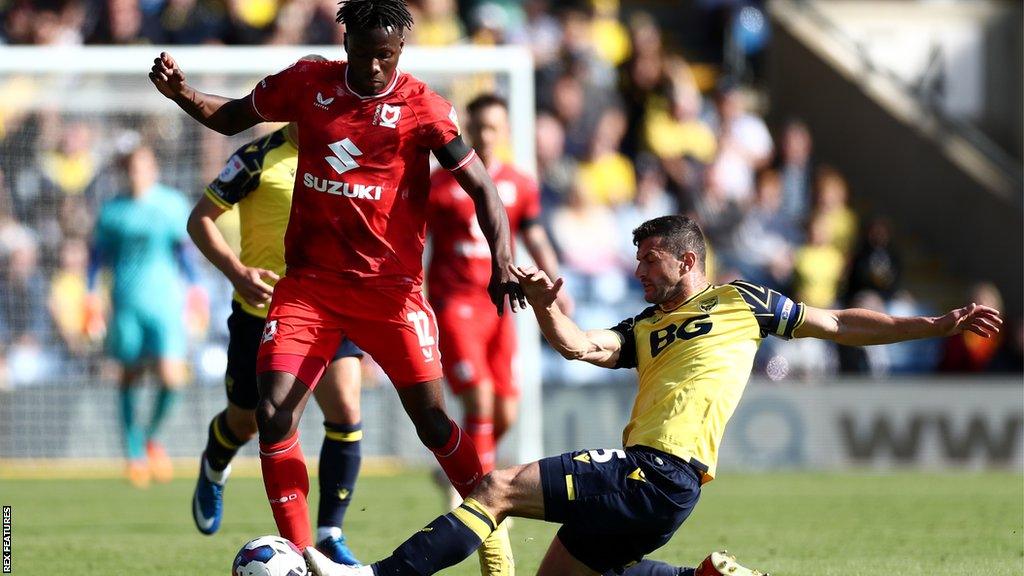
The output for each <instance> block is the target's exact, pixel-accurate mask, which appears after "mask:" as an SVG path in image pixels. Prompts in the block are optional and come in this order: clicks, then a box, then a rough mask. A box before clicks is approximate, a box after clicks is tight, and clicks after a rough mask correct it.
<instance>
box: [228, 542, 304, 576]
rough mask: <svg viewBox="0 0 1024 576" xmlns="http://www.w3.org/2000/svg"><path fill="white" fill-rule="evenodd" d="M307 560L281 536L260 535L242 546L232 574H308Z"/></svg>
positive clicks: (271, 575) (258, 575)
mask: <svg viewBox="0 0 1024 576" xmlns="http://www.w3.org/2000/svg"><path fill="white" fill-rule="evenodd" d="M307 574H308V571H307V569H306V560H305V558H303V557H302V552H300V551H299V549H298V548H296V547H295V545H294V544H292V543H291V542H289V541H288V540H285V539H284V538H281V537H280V536H260V537H259V538H256V539H254V540H250V541H248V542H246V543H245V546H242V549H241V550H239V551H238V554H236V555H235V561H234V562H233V563H232V564H231V575H232V576H306V575H307Z"/></svg>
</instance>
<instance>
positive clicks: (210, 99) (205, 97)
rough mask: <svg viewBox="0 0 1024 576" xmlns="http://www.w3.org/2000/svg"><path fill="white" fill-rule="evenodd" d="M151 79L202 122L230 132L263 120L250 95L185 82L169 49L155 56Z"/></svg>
mask: <svg viewBox="0 0 1024 576" xmlns="http://www.w3.org/2000/svg"><path fill="white" fill-rule="evenodd" d="M149 80H150V81H151V82H152V83H153V85H154V86H156V89H157V90H159V91H160V93H161V94H163V95H164V96H166V97H167V98H169V99H171V100H173V101H174V103H175V104H177V105H178V106H179V107H180V108H181V109H182V110H184V111H185V112H186V113H187V114H188V115H189V116H191V117H193V118H195V119H196V120H197V121H198V122H199V123H200V124H202V125H203V126H206V127H207V128H210V129H211V130H216V131H217V132H220V133H221V134H226V135H228V136H231V135H233V134H238V133H239V132H241V131H242V130H246V129H248V128H252V127H253V126H255V125H256V124H259V123H260V122H262V121H263V119H262V118H260V116H259V114H257V113H256V111H255V110H254V109H253V107H252V102H250V101H249V99H248V98H240V99H237V100H233V99H231V98H225V97H223V96H217V95H214V94H206V93H204V92H200V91H198V90H196V89H195V88H193V87H191V86H189V85H188V83H187V82H185V73H184V72H182V70H181V68H179V67H178V63H177V62H175V61H174V58H172V57H171V55H170V54H168V53H167V52H161V53H160V56H158V57H157V58H156V59H154V60H153V68H152V69H150V72H149Z"/></svg>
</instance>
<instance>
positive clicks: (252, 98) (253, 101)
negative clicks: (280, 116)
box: [249, 90, 269, 122]
mask: <svg viewBox="0 0 1024 576" xmlns="http://www.w3.org/2000/svg"><path fill="white" fill-rule="evenodd" d="M249 103H250V104H252V110H253V112H255V113H256V115H257V116H259V117H260V118H262V119H263V121H264V122H269V120H267V117H266V116H264V115H263V113H262V112H260V109H259V108H257V107H256V91H255V90H253V91H252V92H250V93H249Z"/></svg>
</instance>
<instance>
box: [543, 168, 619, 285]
mask: <svg viewBox="0 0 1024 576" xmlns="http://www.w3.org/2000/svg"><path fill="white" fill-rule="evenodd" d="M591 198H592V195H591V194H590V193H588V192H587V191H586V190H584V189H583V186H582V184H581V183H580V181H577V182H576V183H575V184H574V185H573V186H572V187H571V188H570V192H569V196H568V198H566V202H565V205H563V206H560V207H558V208H556V209H555V211H554V214H553V215H552V217H551V232H552V240H554V242H555V244H556V246H557V247H558V249H559V252H560V253H561V262H562V275H563V276H565V277H566V278H567V279H568V278H572V280H573V283H572V284H568V282H567V285H569V286H572V285H575V286H577V287H578V290H579V291H578V292H576V293H574V294H573V298H574V299H576V300H577V301H579V300H582V301H583V302H592V301H593V299H594V298H596V297H600V294H598V293H597V292H598V290H597V289H596V286H598V285H599V284H602V283H605V282H609V280H608V279H607V278H608V277H612V278H617V277H619V276H621V274H620V272H619V270H620V268H619V259H618V245H617V244H616V242H617V239H616V238H615V237H614V235H613V234H595V233H594V231H595V230H608V231H611V230H615V224H616V222H615V214H614V212H612V210H611V209H610V208H609V207H608V206H605V205H603V204H598V203H595V202H594V201H593V200H591ZM611 282H614V280H611Z"/></svg>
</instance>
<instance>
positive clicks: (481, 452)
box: [466, 416, 495, 474]
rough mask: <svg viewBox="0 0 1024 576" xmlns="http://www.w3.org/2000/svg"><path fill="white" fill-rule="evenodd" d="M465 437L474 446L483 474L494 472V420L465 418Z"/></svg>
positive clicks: (481, 417)
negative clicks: (471, 441)
mask: <svg viewBox="0 0 1024 576" xmlns="http://www.w3.org/2000/svg"><path fill="white" fill-rule="evenodd" d="M466 435H467V436H469V438H470V439H471V440H473V444H474V445H476V453H477V455H478V456H479V457H480V467H481V468H482V469H483V472H484V474H487V473H488V472H491V471H492V470H494V453H495V445H494V419H493V418H487V417H485V416H467V417H466Z"/></svg>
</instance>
